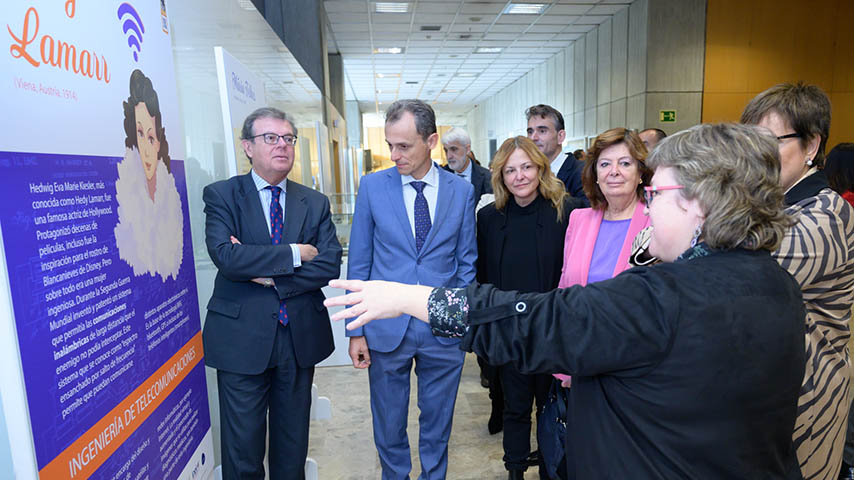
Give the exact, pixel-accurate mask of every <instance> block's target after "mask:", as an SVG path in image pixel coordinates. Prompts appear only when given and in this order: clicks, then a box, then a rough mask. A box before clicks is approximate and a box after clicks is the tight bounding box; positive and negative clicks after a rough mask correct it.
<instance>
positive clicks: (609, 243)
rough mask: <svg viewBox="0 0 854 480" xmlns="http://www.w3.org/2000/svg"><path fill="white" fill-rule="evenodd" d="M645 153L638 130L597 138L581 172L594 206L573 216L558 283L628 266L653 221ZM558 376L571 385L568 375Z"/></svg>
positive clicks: (596, 277) (570, 282)
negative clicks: (646, 198) (635, 243)
mask: <svg viewBox="0 0 854 480" xmlns="http://www.w3.org/2000/svg"><path fill="white" fill-rule="evenodd" d="M646 156H647V150H646V146H645V145H644V143H643V141H641V139H640V137H639V136H638V134H637V133H636V132H635V131H634V130H628V129H625V128H612V129H610V130H606V131H605V132H603V133H602V134H600V135H599V136H598V137H596V139H595V140H593V146H592V147H591V148H590V150H588V152H587V156H586V158H585V160H584V167H583V170H582V173H581V183H582V185H583V186H584V194H585V195H587V198H588V199H590V205H591V207H590V208H579V209H575V210H573V211H572V213H571V214H570V216H569V225H568V226H567V228H566V238H565V239H564V243H563V268H562V269H561V275H560V282H559V283H558V288H566V287H570V286H572V285H587V284H588V283H592V282H598V281H600V280H606V279H608V278H612V277H615V276H617V274H619V273H620V272H622V271H623V270H626V269H628V268H629V266H630V265H629V254H631V253H632V240H634V238H635V235H637V234H638V232H640V231H641V230H643V229H644V228H646V227H647V226H649V217H647V216H646V215H645V214H644V203H643V187H644V186H646V185H648V184H649V181H650V179H651V178H652V170H651V169H650V168H649V167H647V166H646ZM555 377H556V378H558V379H559V380H561V381H562V382H563V385H564V386H569V383H570V379H569V377H568V376H566V375H561V374H555Z"/></svg>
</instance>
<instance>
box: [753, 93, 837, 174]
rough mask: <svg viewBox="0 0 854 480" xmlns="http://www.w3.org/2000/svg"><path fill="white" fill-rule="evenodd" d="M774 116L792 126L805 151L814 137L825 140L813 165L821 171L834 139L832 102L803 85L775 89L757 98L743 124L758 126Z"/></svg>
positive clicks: (754, 99)
mask: <svg viewBox="0 0 854 480" xmlns="http://www.w3.org/2000/svg"><path fill="white" fill-rule="evenodd" d="M771 112H775V113H777V114H778V115H780V116H781V117H783V119H784V120H785V121H786V122H788V123H789V126H791V127H792V130H794V131H795V133H797V134H798V140H799V141H800V142H801V147H802V148H807V145H808V143H809V140H810V137H814V136H818V137H819V138H820V139H821V142H820V143H819V146H818V151H817V152H816V154H815V158H813V159H812V161H813V164H815V165H816V166H818V167H819V168H821V167H823V166H824V149H825V147H826V146H827V137H828V136H829V135H830V99H828V98H827V95H826V94H825V93H824V92H823V91H822V89H820V88H818V87H817V86H815V85H808V84H805V83H803V82H798V83H797V84H792V83H781V84H778V85H774V86H773V87H771V88H769V89H768V90H765V91H764V92H762V93H760V94H759V95H757V96H755V97H753V100H751V101H750V103H748V104H747V106H746V107H744V112H742V114H741V123H747V124H752V125H756V124H758V123H759V122H760V121H761V120H762V118H763V117H765V115H767V114H769V113H771Z"/></svg>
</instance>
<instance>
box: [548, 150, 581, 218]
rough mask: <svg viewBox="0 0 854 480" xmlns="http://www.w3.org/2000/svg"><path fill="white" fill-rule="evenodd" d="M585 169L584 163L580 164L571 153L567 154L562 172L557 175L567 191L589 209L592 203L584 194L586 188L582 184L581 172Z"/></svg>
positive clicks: (559, 171)
mask: <svg viewBox="0 0 854 480" xmlns="http://www.w3.org/2000/svg"><path fill="white" fill-rule="evenodd" d="M583 168H584V162H579V161H578V159H576V158H575V156H574V155H573V154H571V153H567V154H566V159H564V161H563V165H561V166H560V170H558V171H557V173H555V175H556V176H557V178H558V180H560V181H561V182H563V184H564V185H565V186H566V191H567V192H568V193H569V194H570V195H572V196H573V197H575V198H580V199H581V200H582V202H583V204H584V207H589V206H590V202H589V201H588V200H587V196H586V195H585V194H584V187H583V186H582V184H581V171H582V170H583Z"/></svg>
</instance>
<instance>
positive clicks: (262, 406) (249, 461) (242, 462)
mask: <svg viewBox="0 0 854 480" xmlns="http://www.w3.org/2000/svg"><path fill="white" fill-rule="evenodd" d="M313 378H314V367H311V368H300V367H299V366H298V365H297V362H296V358H295V357H294V348H293V343H292V340H291V333H290V327H287V326H282V325H281V324H280V325H279V328H278V329H277V330H276V338H275V340H274V343H273V353H272V355H271V356H270V362H269V364H268V366H267V369H266V370H264V371H263V372H261V373H260V374H258V375H244V374H239V373H233V372H228V371H225V370H217V382H218V388H219V415H220V422H221V443H222V477H223V479H225V480H238V479H239V480H243V479H259V480H263V479H264V463H263V462H264V451H265V444H266V440H267V438H266V436H267V417H268V413H269V423H270V454H269V458H268V460H269V464H270V478H271V479H273V480H303V479H304V478H305V459H306V456H307V455H308V425H309V413H310V410H311V383H312V380H313Z"/></svg>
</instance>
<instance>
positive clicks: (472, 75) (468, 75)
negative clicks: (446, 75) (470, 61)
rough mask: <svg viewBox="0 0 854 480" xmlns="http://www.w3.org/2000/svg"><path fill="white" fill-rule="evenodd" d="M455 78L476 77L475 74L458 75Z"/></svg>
mask: <svg viewBox="0 0 854 480" xmlns="http://www.w3.org/2000/svg"><path fill="white" fill-rule="evenodd" d="M457 76H458V77H476V76H477V74H475V73H458V74H457Z"/></svg>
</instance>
